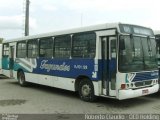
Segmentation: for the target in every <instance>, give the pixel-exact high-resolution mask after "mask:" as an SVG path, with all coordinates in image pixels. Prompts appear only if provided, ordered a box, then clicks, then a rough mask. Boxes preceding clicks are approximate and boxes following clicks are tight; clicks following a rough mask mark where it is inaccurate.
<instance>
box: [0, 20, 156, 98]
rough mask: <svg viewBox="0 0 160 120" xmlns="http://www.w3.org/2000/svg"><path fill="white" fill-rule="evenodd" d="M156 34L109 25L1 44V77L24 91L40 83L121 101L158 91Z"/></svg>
mask: <svg viewBox="0 0 160 120" xmlns="http://www.w3.org/2000/svg"><path fill="white" fill-rule="evenodd" d="M155 46H156V42H155V37H154V33H153V31H152V29H150V28H147V27H142V26H138V25H131V24H124V23H105V24H99V25H93V26H88V27H81V28H74V29H70V30H63V31H57V32H51V33H45V34H39V35H32V36H26V37H22V38H17V39H12V40H6V41H4V42H3V51H2V52H3V53H2V54H3V55H2V69H3V71H2V72H3V74H4V75H6V76H8V77H12V78H15V79H17V81H18V82H19V84H20V85H21V86H25V85H27V83H36V84H41V85H46V86H51V87H55V88H60V89H65V90H70V91H75V92H78V94H79V96H80V98H81V99H82V100H84V101H94V100H95V99H96V97H97V96H102V97H108V98H114V99H118V100H123V99H129V98H135V97H139V96H144V95H148V94H152V93H155V92H157V91H158V89H159V85H158V69H157V63H156V47H155Z"/></svg>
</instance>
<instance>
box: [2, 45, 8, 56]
mask: <svg viewBox="0 0 160 120" xmlns="http://www.w3.org/2000/svg"><path fill="white" fill-rule="evenodd" d="M4 45H7V47H8V49H7V50H4ZM2 47H3V51H2V56H3V57H9V43H3V46H2ZM4 51H5V52H4ZM6 51H8V55H6ZM4 53H5V54H4Z"/></svg>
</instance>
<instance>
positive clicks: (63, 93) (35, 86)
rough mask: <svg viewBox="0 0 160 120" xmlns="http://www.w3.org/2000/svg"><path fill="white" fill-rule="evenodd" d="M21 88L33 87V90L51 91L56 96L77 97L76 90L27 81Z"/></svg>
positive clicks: (14, 83) (15, 83) (16, 83)
mask: <svg viewBox="0 0 160 120" xmlns="http://www.w3.org/2000/svg"><path fill="white" fill-rule="evenodd" d="M10 84H13V85H16V86H19V87H21V86H20V85H19V83H18V82H10ZM21 88H22V89H23V88H25V89H33V90H38V91H41V92H46V93H51V94H54V95H58V96H64V97H74V98H77V99H78V94H77V92H72V91H69V90H63V89H60V88H54V87H50V86H45V85H39V84H34V83H29V84H27V86H25V87H21Z"/></svg>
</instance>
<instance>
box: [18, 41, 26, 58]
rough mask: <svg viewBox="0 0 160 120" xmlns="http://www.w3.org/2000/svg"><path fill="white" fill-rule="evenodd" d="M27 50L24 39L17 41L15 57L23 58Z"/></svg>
mask: <svg viewBox="0 0 160 120" xmlns="http://www.w3.org/2000/svg"><path fill="white" fill-rule="evenodd" d="M26 52H27V47H26V41H22V42H18V43H17V58H25V57H26Z"/></svg>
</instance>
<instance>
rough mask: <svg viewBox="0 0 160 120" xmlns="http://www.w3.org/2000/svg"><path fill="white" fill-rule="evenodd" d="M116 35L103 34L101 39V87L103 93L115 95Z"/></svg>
mask: <svg viewBox="0 0 160 120" xmlns="http://www.w3.org/2000/svg"><path fill="white" fill-rule="evenodd" d="M116 39H117V38H116V36H104V37H101V40H102V42H101V43H102V44H101V45H102V50H101V51H102V87H103V94H104V95H108V96H113V97H115V96H116V70H117V60H116V59H117V54H116V51H117V50H116V48H117V47H116Z"/></svg>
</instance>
